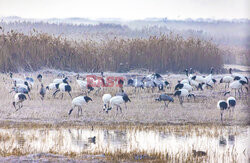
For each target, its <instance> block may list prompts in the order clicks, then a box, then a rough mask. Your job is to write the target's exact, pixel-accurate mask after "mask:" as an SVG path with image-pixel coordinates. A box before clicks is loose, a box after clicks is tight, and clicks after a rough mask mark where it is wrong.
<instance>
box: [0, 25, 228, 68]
mask: <svg viewBox="0 0 250 163" xmlns="http://www.w3.org/2000/svg"><path fill="white" fill-rule="evenodd" d="M0 32H1V31H0ZM0 47H1V48H0V71H2V72H9V71H13V72H20V71H36V70H39V69H42V68H53V69H59V70H68V71H75V72H80V71H84V72H100V71H115V72H127V71H130V70H133V69H141V68H145V69H148V70H149V71H156V72H166V71H171V72H180V71H183V70H184V69H185V68H187V67H193V68H194V69H196V70H198V71H200V72H207V71H208V70H209V68H210V67H211V66H213V67H215V68H217V69H219V68H221V67H222V64H223V60H222V57H221V55H222V53H223V52H222V51H221V50H219V48H218V47H217V45H215V44H213V43H212V42H211V41H205V40H201V39H197V38H193V37H189V38H187V39H184V38H183V37H182V36H180V35H176V34H173V33H170V34H168V35H161V36H159V37H157V36H151V37H149V38H134V39H121V38H113V39H105V40H101V41H94V40H90V39H89V40H87V41H80V42H77V41H73V40H69V39H66V38H63V37H61V36H58V37H57V36H53V35H49V34H46V33H39V32H37V31H36V30H34V31H32V32H31V33H30V34H29V35H25V34H23V33H19V32H15V31H13V30H12V31H11V32H7V33H4V32H3V31H2V32H1V34H0Z"/></svg>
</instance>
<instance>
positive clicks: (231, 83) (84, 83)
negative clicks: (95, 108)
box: [9, 67, 248, 121]
mask: <svg viewBox="0 0 250 163" xmlns="http://www.w3.org/2000/svg"><path fill="white" fill-rule="evenodd" d="M184 72H185V74H186V78H182V79H181V80H178V82H177V84H176V85H175V86H174V91H173V92H172V91H171V85H172V83H170V82H169V81H167V80H166V79H165V78H163V76H162V75H160V74H158V73H153V74H150V75H147V76H144V77H139V76H135V77H130V78H127V79H119V80H118V81H115V82H117V83H118V86H119V91H118V92H117V93H115V94H114V93H104V91H105V92H106V91H108V89H105V90H104V87H103V86H105V84H106V83H107V81H108V79H107V78H105V77H104V75H103V72H102V73H101V77H99V78H98V79H99V80H97V79H96V78H94V77H93V78H92V79H91V82H89V81H88V80H87V79H86V78H84V77H82V79H81V77H80V75H79V74H77V75H76V79H75V81H76V83H77V85H78V89H79V91H81V92H82V93H81V95H79V96H77V97H75V98H73V97H72V95H71V92H72V87H71V82H72V81H71V80H70V77H65V75H62V77H61V78H57V79H54V80H53V81H52V82H51V83H49V84H48V85H47V86H46V87H45V86H44V84H43V76H42V74H38V75H37V80H38V83H40V84H38V87H39V85H40V89H39V90H38V92H39V94H40V97H41V100H45V99H46V94H47V93H48V92H49V91H53V93H52V97H53V98H56V95H57V94H58V93H59V92H60V93H61V99H63V95H64V93H68V95H69V96H70V98H71V99H72V103H71V105H72V108H71V109H70V110H69V112H68V115H69V116H70V115H71V113H72V111H73V110H74V109H75V108H76V107H78V116H80V113H81V115H82V107H83V106H84V105H86V104H88V103H89V101H93V100H92V98H91V97H90V96H89V95H90V93H91V92H92V91H95V93H94V94H93V95H92V96H94V95H96V94H99V93H100V90H101V89H103V91H102V94H103V96H102V103H103V107H102V109H103V111H105V112H106V113H108V112H109V111H110V110H112V109H113V108H114V107H116V110H117V113H118V111H119V110H120V112H122V105H123V104H124V105H125V108H126V109H127V106H126V103H127V102H131V103H133V101H131V99H130V98H129V96H128V94H127V93H126V92H125V90H124V85H125V84H126V83H127V84H126V85H125V86H126V87H125V88H126V89H127V88H128V87H133V88H134V91H133V93H132V95H133V94H134V95H135V94H137V93H141V94H142V93H143V89H147V90H148V92H151V93H152V94H154V92H156V94H158V98H155V101H159V102H160V101H163V102H164V104H165V109H166V108H167V107H168V105H169V104H170V103H171V102H172V103H174V101H175V100H174V98H175V97H177V98H178V100H179V103H180V104H181V106H182V105H183V103H184V98H187V99H190V98H192V97H193V99H194V100H195V99H196V96H197V95H196V93H195V91H196V92H198V91H203V90H204V89H206V88H207V89H209V88H210V89H211V90H213V89H214V87H216V86H217V85H216V82H217V80H218V81H219V84H223V83H224V84H225V90H224V88H223V91H224V93H222V97H223V95H224V97H225V96H227V95H228V94H230V93H231V92H232V91H233V90H234V97H233V96H230V97H229V98H227V100H226V99H225V100H224V99H221V100H219V101H218V103H217V108H218V109H219V110H220V119H221V121H223V114H224V112H225V111H226V110H229V111H230V113H231V111H232V112H233V113H234V108H235V106H236V97H237V92H238V95H239V98H240V97H242V96H243V92H244V91H243V88H245V89H246V90H247V91H248V77H246V76H243V75H241V74H236V73H232V69H231V68H230V69H229V74H227V75H222V76H221V77H220V78H219V79H218V77H217V80H216V79H215V78H216V77H215V76H214V75H213V73H214V68H213V67H212V68H211V70H210V74H208V75H207V76H205V75H198V74H194V72H193V69H192V68H190V69H189V70H188V69H185V71H184ZM9 76H10V78H11V80H12V83H13V87H12V88H11V91H10V93H11V92H15V95H14V101H13V106H14V107H15V108H16V111H17V110H19V109H20V108H22V107H23V102H24V101H25V100H27V98H26V95H27V96H28V97H29V99H30V100H31V98H30V91H31V90H32V88H33V86H34V83H35V80H34V79H33V78H32V77H25V78H24V79H21V78H14V77H13V74H12V73H10V74H9ZM100 81H101V85H100V84H99V85H98V82H100ZM125 81H126V82H125ZM93 85H94V86H93ZM166 89H169V91H168V92H169V93H166ZM112 94H113V96H112ZM17 107H18V108H17ZM165 109H164V110H165Z"/></svg>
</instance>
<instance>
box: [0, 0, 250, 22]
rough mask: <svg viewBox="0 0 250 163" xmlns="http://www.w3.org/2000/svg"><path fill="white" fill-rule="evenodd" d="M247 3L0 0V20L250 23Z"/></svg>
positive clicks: (226, 0)
mask: <svg viewBox="0 0 250 163" xmlns="http://www.w3.org/2000/svg"><path fill="white" fill-rule="evenodd" d="M249 6H250V0H0V17H2V16H20V17H24V18H55V17H56V18H66V17H86V18H122V19H143V18H148V17H168V18H170V19H185V18H215V19H222V18H225V19H233V18H249V19H250V12H249V10H250V7H249Z"/></svg>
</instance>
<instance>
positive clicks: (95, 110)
mask: <svg viewBox="0 0 250 163" xmlns="http://www.w3.org/2000/svg"><path fill="white" fill-rule="evenodd" d="M14 76H15V77H22V75H21V74H19V75H17V74H14ZM35 76H36V74H33V77H34V78H35ZM55 77H56V76H55V75H51V74H47V75H46V74H44V85H47V84H49V83H50V82H52V80H53V78H55ZM167 78H168V81H170V82H171V83H172V87H173V86H174V85H175V83H176V82H177V79H180V78H185V77H184V76H180V77H175V76H174V75H173V77H171V75H170V76H168V77H167ZM71 79H72V83H71V86H72V90H73V92H72V95H73V97H76V96H78V95H80V94H81V91H79V88H78V85H77V83H76V81H75V78H74V77H71ZM0 84H1V87H0V92H2V93H1V94H0V103H1V107H0V121H1V124H2V125H6V124H8V123H10V124H11V123H15V122H17V123H28V122H33V123H35V124H38V125H39V124H41V123H42V124H48V125H58V124H63V125H66V124H68V125H87V124H90V125H91V124H106V125H109V124H117V123H119V124H149V125H150V124H154V125H157V124H188V123H190V124H220V114H219V112H220V111H219V110H218V109H217V106H216V105H217V102H218V100H219V99H226V97H224V96H223V92H224V89H223V87H224V85H219V84H218V85H217V86H216V87H215V89H214V90H205V91H203V92H201V91H194V93H195V94H196V95H198V97H197V99H196V100H195V101H193V99H191V100H190V101H187V100H185V102H184V105H183V106H181V105H180V104H179V101H178V99H177V98H175V102H174V103H170V104H169V107H168V108H166V109H165V110H164V104H163V103H160V102H155V100H154V99H155V98H156V97H157V96H158V95H159V93H158V92H157V91H156V92H155V93H153V94H152V93H147V91H142V92H140V93H137V94H134V93H133V89H132V88H128V87H125V91H126V92H127V93H128V94H129V96H130V98H131V101H132V102H131V103H128V104H127V106H128V109H127V110H126V109H125V108H124V106H122V107H123V113H120V112H119V113H118V114H117V112H116V109H113V110H111V111H110V112H109V113H108V114H106V113H104V112H103V111H102V107H103V105H102V100H101V96H102V93H103V92H102V91H101V93H100V94H98V95H95V96H94V95H93V93H91V94H90V95H89V96H90V97H91V98H92V99H93V102H90V103H89V104H87V105H85V106H83V115H82V116H80V117H78V116H77V109H76V110H74V111H73V113H72V115H71V116H70V117H69V116H68V111H69V109H70V108H71V99H70V97H69V96H68V94H65V95H64V99H63V100H61V99H60V94H59V95H58V96H57V98H56V99H54V98H52V96H51V94H52V92H47V95H46V98H45V100H44V101H42V100H41V99H40V97H39V94H38V90H37V85H35V86H34V88H33V89H32V91H31V98H32V100H27V101H25V102H24V107H23V108H22V109H21V110H19V111H17V112H16V111H15V109H14V107H13V105H12V101H13V95H14V94H10V93H9V90H10V88H11V87H12V85H11V84H10V79H9V77H8V76H7V75H1V77H0ZM117 90H118V89H117V88H105V90H104V92H105V93H111V94H113V95H114V94H115V93H116V92H117ZM167 92H168V93H172V92H173V90H167ZM203 96H204V97H203ZM248 105H249V103H248V100H247V99H246V98H241V99H237V107H236V117H235V119H234V120H233V119H232V118H228V117H226V119H225V122H224V123H225V124H243V125H244V124H249V109H248ZM226 116H227V114H226ZM35 124H33V125H35Z"/></svg>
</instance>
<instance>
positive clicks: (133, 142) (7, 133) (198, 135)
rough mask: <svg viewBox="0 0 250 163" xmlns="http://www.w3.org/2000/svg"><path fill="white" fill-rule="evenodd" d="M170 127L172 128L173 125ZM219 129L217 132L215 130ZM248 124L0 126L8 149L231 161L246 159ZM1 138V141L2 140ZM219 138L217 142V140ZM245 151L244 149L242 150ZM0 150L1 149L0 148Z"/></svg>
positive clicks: (3, 148)
mask: <svg viewBox="0 0 250 163" xmlns="http://www.w3.org/2000/svg"><path fill="white" fill-rule="evenodd" d="M172 128H175V127H174V126H172ZM218 130H219V131H220V133H219V134H216V133H218V132H217V131H218ZM248 133H249V127H237V128H236V127H224V128H220V129H218V127H215V128H209V127H207V128H204V127H203V126H201V127H200V128H199V127H198V129H197V127H196V128H194V129H189V130H187V131H184V130H180V129H175V130H169V129H161V130H155V129H137V128H136V127H135V128H133V127H131V128H129V129H107V128H98V127H97V128H95V129H93V128H92V129H89V128H60V129H0V150H1V151H5V152H6V151H7V152H9V153H11V152H12V151H13V150H15V148H20V150H22V151H28V152H31V153H42V152H43V153H47V152H51V151H55V152H56V153H59V154H65V153H70V152H74V153H76V154H80V153H82V152H86V153H105V152H110V153H115V152H117V151H119V152H124V153H126V152H144V153H148V154H151V153H160V154H163V155H164V154H167V153H168V155H169V154H170V155H176V154H178V153H184V154H185V153H186V154H188V153H191V154H193V155H195V156H201V157H203V156H206V157H211V160H213V159H214V158H216V159H222V157H225V156H226V157H225V158H224V159H225V160H224V161H226V162H227V161H228V162H231V161H232V159H235V158H236V160H237V161H240V162H245V161H246V162H247V161H248V157H249V149H247V148H248V142H249V140H248ZM3 140H4V141H3ZM218 140H219V143H218ZM243 152H244V153H243ZM0 153H1V152H0Z"/></svg>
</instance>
